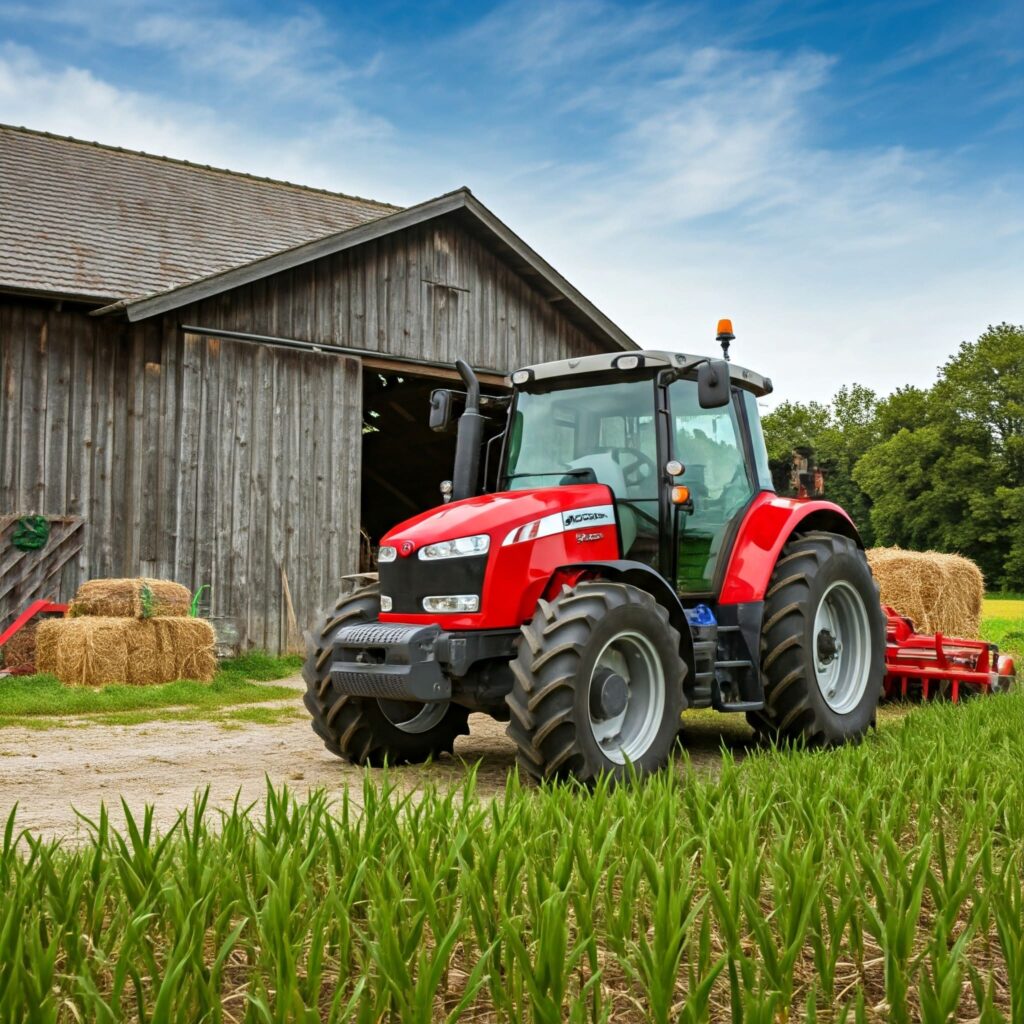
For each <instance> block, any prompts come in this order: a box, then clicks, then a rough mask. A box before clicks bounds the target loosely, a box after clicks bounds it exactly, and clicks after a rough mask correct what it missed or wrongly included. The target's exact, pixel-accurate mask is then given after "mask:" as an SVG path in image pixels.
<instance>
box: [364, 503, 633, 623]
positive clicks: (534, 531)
mask: <svg viewBox="0 0 1024 1024" xmlns="http://www.w3.org/2000/svg"><path fill="white" fill-rule="evenodd" d="M480 535H485V536H487V537H488V538H489V544H488V545H487V551H486V552H483V551H479V546H478V548H477V551H479V553H475V552H474V553H467V554H462V555H457V556H454V557H453V556H448V557H438V556H436V555H434V556H433V557H431V558H427V559H425V558H423V557H422V552H423V550H424V549H425V548H426V547H427V545H429V544H437V543H439V542H441V541H450V540H458V539H459V538H460V537H478V536H480ZM381 547H382V548H384V547H390V548H393V549H394V550H393V551H392V552H388V554H389V556H390V557H389V558H388V559H386V560H384V561H381V562H380V567H379V568H380V588H381V601H382V608H381V616H380V620H381V621H382V622H405V623H436V624H437V625H439V626H441V627H442V628H443V629H451V630H460V629H461V630H477V629H508V628H518V626H519V625H520V624H521V623H523V622H525V621H527V620H528V619H529V618H530V616H531V615H532V614H533V612H534V610H535V608H536V606H537V601H538V600H539V598H540V596H541V594H542V593H543V592H544V591H545V589H546V588H547V586H548V584H549V582H550V580H551V578H552V575H553V573H555V572H556V571H557V570H558V569H559V567H561V566H569V565H576V564H578V563H580V562H584V561H599V560H602V559H615V558H618V557H620V549H619V531H618V527H617V524H616V518H615V505H614V499H613V497H612V492H611V490H610V489H609V488H608V487H606V486H605V485H604V484H569V485H567V486H564V487H544V488H540V489H537V490H529V491H504V492H501V493H499V494H486V495H482V496H479V497H473V498H465V499H463V500H462V501H453V502H452V503H451V504H449V505H442V506H441V507H440V508H436V509H433V510H431V511H430V512H424V513H423V515H420V516H416V517H415V518H413V519H408V520H406V521H405V522H404V523H400V524H399V525H398V526H396V527H395V528H394V529H393V530H391V531H390V532H389V533H387V534H386V535H385V536H384V537H383V539H382V541H381ZM444 595H460V596H463V597H467V601H468V602H469V603H470V604H472V605H475V608H472V609H466V610H465V611H464V612H463V611H461V610H460V611H458V612H455V611H452V612H448V611H447V610H445V611H444V613H443V614H441V613H439V611H438V609H437V608H436V607H435V608H434V609H433V610H431V611H428V608H430V606H431V605H432V603H433V602H434V601H435V599H437V598H439V597H442V596H444ZM474 597H475V598H476V600H473V598H474Z"/></svg>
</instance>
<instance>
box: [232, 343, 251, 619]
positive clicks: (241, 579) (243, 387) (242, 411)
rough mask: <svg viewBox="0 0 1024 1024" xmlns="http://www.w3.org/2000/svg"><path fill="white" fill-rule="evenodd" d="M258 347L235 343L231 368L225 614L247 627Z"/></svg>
mask: <svg viewBox="0 0 1024 1024" xmlns="http://www.w3.org/2000/svg"><path fill="white" fill-rule="evenodd" d="M257 353H258V350H257V348H256V347H255V346H253V345H238V346H237V349H236V353H235V355H236V367H235V381H236V383H235V416H234V424H233V437H232V439H233V442H234V451H233V453H232V456H233V461H232V469H231V526H230V529H231V533H230V547H231V556H230V561H229V563H228V575H229V576H230V581H231V582H230V594H231V598H230V603H229V604H228V605H227V610H228V614H230V615H234V616H238V617H239V618H242V619H244V620H245V621H246V629H247V630H248V628H249V622H248V615H249V595H250V591H251V588H250V586H249V583H250V578H249V574H250V571H251V562H252V552H251V546H250V539H249V538H250V526H251V522H252V513H251V506H252V504H253V501H254V500H256V499H255V495H254V494H253V490H252V449H253V444H254V443H255V439H254V436H253V428H252V422H253V420H252V417H253V405H254V402H255V396H254V392H253V374H254V368H255V364H256V361H257Z"/></svg>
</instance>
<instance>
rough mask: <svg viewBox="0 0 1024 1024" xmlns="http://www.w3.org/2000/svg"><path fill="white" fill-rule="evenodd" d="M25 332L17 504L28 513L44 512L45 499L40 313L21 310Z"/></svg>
mask: <svg viewBox="0 0 1024 1024" xmlns="http://www.w3.org/2000/svg"><path fill="white" fill-rule="evenodd" d="M20 319H21V321H22V329H23V330H24V332H25V337H26V341H27V342H28V344H27V345H26V346H25V361H24V362H23V363H22V367H21V444H20V445H19V448H20V451H19V453H18V456H17V457H18V459H19V460H20V462H21V465H20V467H19V473H18V475H19V478H20V479H19V487H18V494H17V499H18V505H20V506H21V507H22V508H26V509H28V510H29V511H30V512H45V511H46V509H45V508H44V503H45V500H46V494H45V491H46V444H45V441H44V432H45V429H46V412H45V408H46V371H47V366H46V342H47V334H48V330H47V326H48V325H47V323H46V318H45V316H44V315H43V312H42V310H40V309H32V308H25V309H23V310H21V318H20Z"/></svg>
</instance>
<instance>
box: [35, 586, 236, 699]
mask: <svg viewBox="0 0 1024 1024" xmlns="http://www.w3.org/2000/svg"><path fill="white" fill-rule="evenodd" d="M191 600H192V596H191V594H190V593H189V591H188V588H187V587H183V586H182V585H181V584H180V583H173V582H171V581H169V580H151V579H123V580H90V581H89V582H88V583H83V584H82V585H81V587H79V589H78V593H77V594H76V595H75V597H74V600H72V602H71V603H70V605H69V606H68V615H67V618H64V619H56V620H52V621H50V622H43V623H40V625H39V629H38V632H37V635H36V665H37V668H38V669H39V671H40V672H51V673H53V674H54V675H55V676H57V678H58V679H60V680H61V682H63V683H67V684H69V685H72V686H104V685H106V684H107V683H129V684H132V685H138V686H142V685H146V684H153V683H169V682H172V681H173V680H175V679H198V680H201V681H203V682H209V681H210V680H211V679H213V675H214V672H215V671H216V669H217V661H216V658H215V657H214V654H213V641H214V635H213V628H212V627H211V626H210V624H209V623H208V622H206V621H205V620H204V619H197V618H192V617H191V616H190V611H191Z"/></svg>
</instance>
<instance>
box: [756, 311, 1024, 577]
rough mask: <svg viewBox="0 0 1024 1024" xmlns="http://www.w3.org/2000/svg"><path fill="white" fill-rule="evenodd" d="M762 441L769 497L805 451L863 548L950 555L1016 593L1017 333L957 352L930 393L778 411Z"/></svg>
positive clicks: (1021, 573) (909, 390)
mask: <svg viewBox="0 0 1024 1024" xmlns="http://www.w3.org/2000/svg"><path fill="white" fill-rule="evenodd" d="M764 432H765V439H766V441H767V444H768V455H769V458H770V460H771V463H772V473H773V475H774V476H775V484H776V488H777V489H778V490H779V491H780V493H789V492H790V481H789V474H790V469H791V465H792V462H791V460H792V452H793V449H794V448H797V447H800V446H809V447H812V448H814V450H815V457H816V459H817V462H818V465H819V466H820V467H821V468H822V469H824V470H825V473H826V476H825V481H826V483H825V487H826V494H827V497H828V498H830V499H831V500H833V501H835V502H838V503H839V504H840V505H842V506H843V507H844V508H846V509H847V511H849V513H850V514H851V515H852V516H853V518H854V521H855V522H856V523H857V525H858V527H859V528H860V531H861V534H862V536H863V538H864V542H865V544H866V545H867V546H869V547H870V546H874V545H898V546H900V547H904V548H911V549H917V550H925V549H934V550H936V551H948V552H958V553H960V554H963V555H966V556H967V557H969V558H972V559H974V561H975V562H977V563H978V565H979V566H980V567H981V569H982V572H984V574H985V579H986V581H987V583H988V585H989V586H990V587H994V588H999V589H1003V590H1015V591H1020V590H1024V326H1019V325H1011V324H1005V323H1004V324H999V325H998V326H996V327H989V328H988V330H987V331H985V333H984V334H982V335H981V337H980V338H978V340H977V341H973V342H966V341H965V342H963V343H962V344H961V346H960V349H959V351H958V352H957V353H956V354H955V355H954V356H953V357H952V358H950V359H949V360H948V361H947V362H946V363H945V364H943V365H942V366H941V367H940V368H939V375H938V379H937V380H936V382H935V384H934V385H933V386H932V387H930V388H926V389H922V388H917V387H910V386H908V387H904V388H898V389H897V390H896V391H894V392H893V393H892V394H891V395H887V396H885V397H879V396H878V395H877V394H875V392H874V391H872V390H871V389H870V388H866V387H863V386H862V385H860V384H852V385H850V386H848V387H843V388H840V390H839V392H838V393H837V394H836V396H835V397H834V398H833V399H832V401H831V402H828V403H822V402H783V403H782V405H780V406H779V407H778V408H777V409H775V410H773V411H772V412H771V413H768V414H767V415H766V416H765V417H764Z"/></svg>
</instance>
